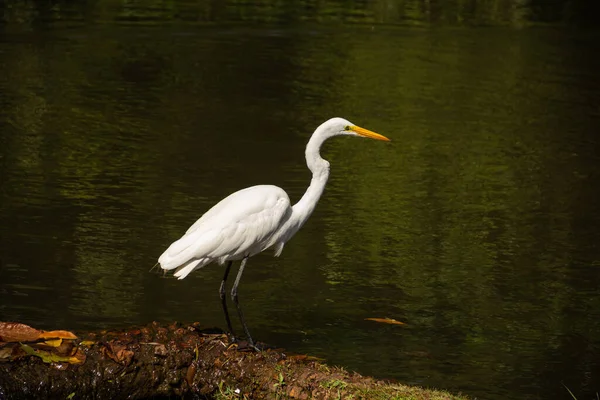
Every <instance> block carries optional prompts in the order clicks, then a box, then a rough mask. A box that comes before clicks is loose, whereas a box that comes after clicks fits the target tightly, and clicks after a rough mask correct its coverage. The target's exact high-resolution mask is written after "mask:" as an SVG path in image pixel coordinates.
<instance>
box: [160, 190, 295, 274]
mask: <svg viewBox="0 0 600 400" xmlns="http://www.w3.org/2000/svg"><path fill="white" fill-rule="evenodd" d="M291 214H292V207H291V205H290V199H289V197H288V195H287V193H285V192H284V191H283V189H281V188H279V187H277V186H272V185H259V186H252V187H249V188H246V189H242V190H239V191H237V192H235V193H233V194H231V195H229V196H227V197H226V198H224V199H223V200H221V201H220V202H219V203H217V204H216V205H215V206H214V207H213V208H211V209H210V210H208V211H207V212H206V213H205V214H204V215H203V216H202V217H201V218H200V219H199V220H198V221H196V223H195V224H194V225H192V226H191V227H190V228H189V229H188V230H187V232H186V233H185V235H183V237H181V239H179V240H177V241H175V242H174V243H173V244H171V246H169V248H168V249H167V250H166V251H165V252H164V253H163V254H162V255H161V256H160V258H159V259H158V262H159V263H160V266H161V268H163V269H165V270H170V269H176V270H175V276H176V277H177V278H178V279H183V278H185V277H186V276H187V275H188V274H189V273H190V272H192V271H193V270H194V269H197V268H201V267H203V266H205V265H206V264H209V263H211V262H213V261H218V262H219V264H223V263H224V262H225V261H235V260H241V259H243V258H244V257H246V256H253V255H255V254H258V253H260V252H261V251H263V250H265V249H267V248H268V247H269V246H270V245H271V244H272V243H271V242H270V241H271V239H272V238H273V235H274V234H275V233H276V232H277V230H278V229H279V228H280V227H281V226H282V224H283V222H285V221H286V220H287V219H289V217H290V216H291Z"/></svg>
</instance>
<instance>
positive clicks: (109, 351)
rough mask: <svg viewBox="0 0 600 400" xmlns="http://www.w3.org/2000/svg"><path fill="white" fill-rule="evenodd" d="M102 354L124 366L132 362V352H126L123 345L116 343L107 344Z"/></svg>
mask: <svg viewBox="0 0 600 400" xmlns="http://www.w3.org/2000/svg"><path fill="white" fill-rule="evenodd" d="M103 352H104V354H105V355H106V356H107V357H109V358H110V359H111V360H113V361H115V362H117V363H119V364H122V365H125V366H127V365H129V364H131V361H132V360H133V351H131V350H127V347H126V346H125V345H124V344H120V343H118V342H114V341H113V342H109V343H107V347H104V348H103Z"/></svg>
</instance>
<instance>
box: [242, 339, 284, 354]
mask: <svg viewBox="0 0 600 400" xmlns="http://www.w3.org/2000/svg"><path fill="white" fill-rule="evenodd" d="M236 340H237V342H236V343H237V350H238V351H256V352H261V351H265V350H268V349H274V348H275V347H274V346H270V345H268V344H266V343H262V342H254V341H248V340H241V339H236Z"/></svg>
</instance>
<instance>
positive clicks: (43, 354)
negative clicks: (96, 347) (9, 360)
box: [21, 344, 85, 364]
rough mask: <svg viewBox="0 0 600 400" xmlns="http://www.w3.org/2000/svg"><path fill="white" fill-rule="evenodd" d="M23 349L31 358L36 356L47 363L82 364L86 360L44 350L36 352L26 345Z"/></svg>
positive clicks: (22, 345) (23, 345) (22, 346)
mask: <svg viewBox="0 0 600 400" xmlns="http://www.w3.org/2000/svg"><path fill="white" fill-rule="evenodd" d="M21 349H23V350H24V351H25V353H27V354H28V355H30V356H36V357H39V358H41V359H42V361H43V362H45V363H54V362H67V363H69V364H81V363H82V362H83V361H84V360H85V358H83V359H82V358H80V357H76V356H71V357H64V356H59V355H58V354H54V353H51V352H48V351H44V350H35V349H34V348H33V347H31V346H28V345H26V344H21ZM82 355H83V353H82ZM84 357H85V355H84Z"/></svg>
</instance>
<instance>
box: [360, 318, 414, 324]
mask: <svg viewBox="0 0 600 400" xmlns="http://www.w3.org/2000/svg"><path fill="white" fill-rule="evenodd" d="M365 321H375V322H380V323H382V324H390V325H405V324H404V322H400V321H396V320H395V319H392V318H365Z"/></svg>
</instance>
